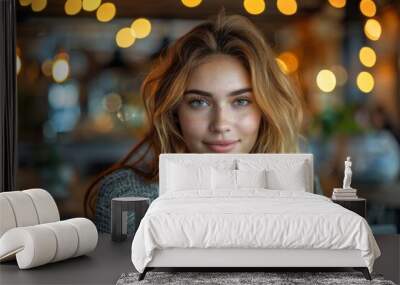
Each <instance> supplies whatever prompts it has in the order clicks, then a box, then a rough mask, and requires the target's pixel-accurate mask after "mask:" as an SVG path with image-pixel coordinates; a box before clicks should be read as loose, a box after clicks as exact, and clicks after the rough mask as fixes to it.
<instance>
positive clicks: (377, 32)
mask: <svg viewBox="0 0 400 285" xmlns="http://www.w3.org/2000/svg"><path fill="white" fill-rule="evenodd" d="M364 32H365V35H366V36H367V38H369V39H370V40H371V41H377V40H379V38H380V37H381V34H382V27H381V24H380V23H379V22H378V21H377V20H375V19H368V20H367V22H365V26H364Z"/></svg>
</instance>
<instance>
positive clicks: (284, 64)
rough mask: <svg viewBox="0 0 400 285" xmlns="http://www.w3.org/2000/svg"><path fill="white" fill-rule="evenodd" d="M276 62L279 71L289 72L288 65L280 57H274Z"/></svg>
mask: <svg viewBox="0 0 400 285" xmlns="http://www.w3.org/2000/svg"><path fill="white" fill-rule="evenodd" d="M276 62H277V63H278V66H279V68H280V69H281V71H282V72H283V73H285V74H289V71H288V67H287V66H286V63H285V62H284V61H283V60H281V59H279V58H278V57H277V58H276Z"/></svg>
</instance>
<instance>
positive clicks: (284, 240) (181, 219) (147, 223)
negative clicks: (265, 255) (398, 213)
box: [132, 189, 380, 272]
mask: <svg viewBox="0 0 400 285" xmlns="http://www.w3.org/2000/svg"><path fill="white" fill-rule="evenodd" d="M176 247H177V248H275V249H279V248H302V249H312V248H313V249H358V250H360V251H361V256H362V258H363V259H364V260H365V264H366V266H367V267H368V269H369V271H370V272H372V267H373V263H374V260H375V259H376V258H377V257H379V256H380V250H379V248H378V246H377V244H376V241H375V239H374V237H373V235H372V232H371V229H370V227H369V226H368V223H367V222H366V221H365V219H364V218H362V217H360V216H359V215H357V214H355V213H353V212H351V211H349V210H347V209H344V208H342V207H341V206H339V205H337V204H335V203H333V202H332V201H330V200H329V199H328V198H326V197H324V196H321V195H316V194H311V193H307V192H299V191H278V190H265V189H247V190H240V191H235V192H225V193H224V192H219V194H218V197H216V196H215V193H214V194H213V195H207V193H202V194H201V195H199V193H198V192H197V191H184V192H179V193H176V192H172V193H167V194H164V195H163V196H161V197H159V198H157V199H156V200H154V201H153V203H152V204H151V206H150V208H149V209H148V211H147V213H146V215H145V217H144V218H143V219H142V221H141V223H140V226H139V228H138V231H137V232H136V235H135V237H134V239H133V243H132V262H133V265H134V266H135V268H136V269H137V270H138V271H139V272H143V270H144V268H145V267H146V265H147V264H148V263H149V262H150V261H151V260H152V257H153V252H154V249H164V248H176Z"/></svg>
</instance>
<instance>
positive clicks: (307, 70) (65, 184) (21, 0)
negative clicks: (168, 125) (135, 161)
mask: <svg viewBox="0 0 400 285" xmlns="http://www.w3.org/2000/svg"><path fill="white" fill-rule="evenodd" d="M221 7H224V8H225V11H226V13H227V14H241V15H244V16H246V17H248V18H249V19H251V20H252V21H253V22H254V23H255V24H256V25H257V26H258V27H259V28H260V29H261V30H262V32H263V33H264V35H265V37H266V38H267V39H268V41H269V42H270V44H271V45H272V47H273V49H274V51H275V53H276V60H277V62H278V63H279V66H280V67H281V69H282V71H283V72H284V73H286V74H287V75H288V76H290V77H292V79H293V80H294V81H295V82H296V83H297V84H298V86H299V88H300V89H301V96H302V100H303V104H304V109H305V120H304V125H303V134H304V137H305V140H304V143H303V146H302V148H303V151H304V152H312V153H313V154H314V167H315V172H316V174H317V175H318V177H319V180H320V183H321V185H322V188H323V191H324V194H325V195H327V196H330V195H331V193H332V189H333V188H334V187H341V185H342V181H343V168H344V160H345V159H346V156H347V155H350V156H351V157H352V160H353V167H352V168H353V182H352V186H353V187H355V188H357V189H358V194H359V196H361V197H364V198H367V206H368V221H369V223H370V224H371V226H372V229H373V231H374V232H375V233H385V234H390V233H400V175H399V172H400V85H399V84H400V83H399V82H400V81H399V80H400V1H395V0H392V1H390V0H347V1H346V0H329V1H328V0H303V1H300V0H297V1H296V0H244V1H243V0H162V1H156V0H135V1H131V0H118V1H117V0H67V1H65V0H51V1H50V0H47V1H46V0H18V1H17V74H18V75H17V89H18V157H19V158H18V160H19V161H18V173H17V188H18V189H26V188H32V187H41V188H44V189H46V190H48V191H49V192H50V193H51V194H52V195H53V196H54V197H55V198H56V200H57V204H58V206H59V209H60V212H61V215H62V216H63V218H68V217H73V216H79V215H83V196H84V193H85V190H86V189H87V187H88V185H89V183H90V182H91V181H92V180H93V178H94V177H95V176H96V175H97V174H98V173H99V172H100V171H102V170H104V169H105V168H107V167H108V166H110V165H111V164H113V163H114V162H116V161H117V160H119V159H121V158H122V157H123V156H124V154H126V153H127V151H128V150H129V149H130V147H132V146H133V145H134V144H135V142H137V141H138V140H139V139H140V138H141V137H142V136H143V135H144V133H145V131H146V127H147V121H146V118H145V116H144V110H143V105H142V102H141V98H140V91H139V88H140V84H141V82H142V80H143V78H144V76H145V75H146V73H147V72H148V70H149V67H150V65H151V63H152V61H153V60H154V59H155V58H157V57H158V55H159V54H160V52H161V51H162V50H163V49H164V48H165V47H167V46H168V45H169V44H170V43H171V42H173V41H174V40H175V39H176V38H177V37H179V36H181V35H182V34H184V33H185V32H187V31H188V30H190V29H191V28H192V27H193V26H195V25H196V24H198V23H201V22H202V21H204V20H205V19H207V18H209V17H212V16H215V15H216V14H217V13H218V12H219V11H220V9H221Z"/></svg>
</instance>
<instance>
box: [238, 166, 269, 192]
mask: <svg viewBox="0 0 400 285" xmlns="http://www.w3.org/2000/svg"><path fill="white" fill-rule="evenodd" d="M236 182H237V189H240V188H267V187H268V183H267V170H266V169H262V170H241V169H239V170H236Z"/></svg>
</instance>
